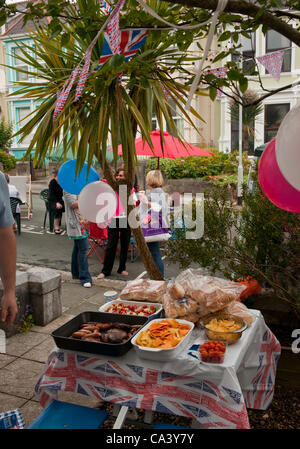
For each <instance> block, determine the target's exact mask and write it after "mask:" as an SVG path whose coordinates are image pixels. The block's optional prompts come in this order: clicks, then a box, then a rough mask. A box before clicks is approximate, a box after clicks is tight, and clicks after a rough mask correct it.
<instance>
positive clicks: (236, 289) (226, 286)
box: [175, 269, 246, 312]
mask: <svg viewBox="0 0 300 449" xmlns="http://www.w3.org/2000/svg"><path fill="white" fill-rule="evenodd" d="M175 282H176V283H178V284H180V285H181V286H182V287H183V289H184V290H185V293H186V295H188V296H189V297H191V298H192V299H194V300H195V301H196V302H198V303H199V304H200V305H201V306H203V307H205V308H207V309H208V310H209V311H210V312H217V311H218V310H221V309H223V308H224V307H225V306H226V305H227V304H229V303H230V302H232V301H234V300H237V299H238V298H239V296H240V294H241V293H242V292H243V290H244V289H245V288H246V286H245V285H241V284H239V283H236V282H232V281H229V280H227V279H222V278H218V277H214V276H210V275H207V274H203V270H201V269H200V270H197V269H188V270H185V271H183V272H182V273H181V274H180V275H179V276H177V278H176V279H175Z"/></svg>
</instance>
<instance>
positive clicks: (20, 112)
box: [16, 106, 31, 147]
mask: <svg viewBox="0 0 300 449" xmlns="http://www.w3.org/2000/svg"><path fill="white" fill-rule="evenodd" d="M28 114H30V107H29V106H27V107H26V106H24V107H19V108H16V119H17V130H19V129H20V128H23V126H24V125H25V124H26V123H27V122H28V120H30V119H31V117H28V118H25V117H26V116H27V115H28ZM23 119H24V120H23ZM30 142H31V136H30V135H29V136H26V137H25V139H24V140H22V142H20V143H19V145H20V146H22V147H23V146H28V145H29V144H30Z"/></svg>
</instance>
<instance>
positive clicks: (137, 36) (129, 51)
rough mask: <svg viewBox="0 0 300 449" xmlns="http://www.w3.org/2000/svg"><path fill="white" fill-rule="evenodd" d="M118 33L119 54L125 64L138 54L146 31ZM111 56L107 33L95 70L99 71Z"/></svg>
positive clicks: (144, 39) (122, 31) (123, 31)
mask: <svg viewBox="0 0 300 449" xmlns="http://www.w3.org/2000/svg"><path fill="white" fill-rule="evenodd" d="M120 33H121V43H120V52H121V53H122V55H124V57H125V61H126V62H127V61H129V59H130V58H132V57H133V56H134V55H135V54H136V53H137V52H138V50H139V49H140V48H141V46H142V45H143V44H144V43H145V41H146V38H147V36H148V30H140V29H137V30H130V31H129V30H121V32H120ZM112 55H113V51H112V48H111V43H110V40H109V38H108V35H107V33H104V43H103V47H102V51H101V56H100V58H99V65H98V67H97V70H99V69H100V68H101V67H102V65H103V64H104V63H105V62H106V61H107V60H108V59H109V58H110V57H111V56H112Z"/></svg>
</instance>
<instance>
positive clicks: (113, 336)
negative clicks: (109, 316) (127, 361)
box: [106, 328, 127, 343]
mask: <svg viewBox="0 0 300 449" xmlns="http://www.w3.org/2000/svg"><path fill="white" fill-rule="evenodd" d="M106 334H107V337H108V340H109V342H110V343H122V340H124V339H127V332H125V331H124V330H122V329H116V328H112V329H109V330H108V331H107V333H106Z"/></svg>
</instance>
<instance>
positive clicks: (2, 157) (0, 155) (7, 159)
mask: <svg viewBox="0 0 300 449" xmlns="http://www.w3.org/2000/svg"><path fill="white" fill-rule="evenodd" d="M0 162H1V163H2V164H3V170H4V171H9V170H12V169H14V168H15V167H16V159H15V157H14V156H11V155H9V154H7V153H6V152H5V151H1V150H0Z"/></svg>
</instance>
